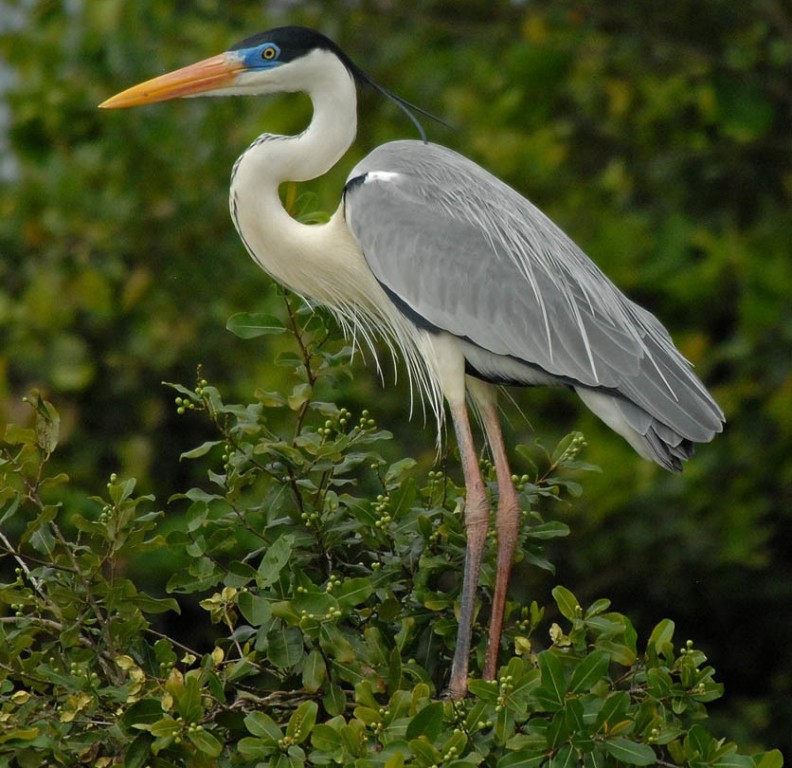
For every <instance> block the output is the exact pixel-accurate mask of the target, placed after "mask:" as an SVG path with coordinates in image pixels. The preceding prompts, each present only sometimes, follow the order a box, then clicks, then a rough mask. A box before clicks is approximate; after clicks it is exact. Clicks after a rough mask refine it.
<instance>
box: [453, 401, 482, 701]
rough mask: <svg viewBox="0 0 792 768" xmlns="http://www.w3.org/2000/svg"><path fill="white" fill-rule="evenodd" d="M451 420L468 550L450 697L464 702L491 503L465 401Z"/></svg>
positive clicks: (457, 405)
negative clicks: (462, 486) (462, 479)
mask: <svg viewBox="0 0 792 768" xmlns="http://www.w3.org/2000/svg"><path fill="white" fill-rule="evenodd" d="M450 409H451V418H452V420H453V422H454V430H455V432H456V438H457V444H458V446H459V453H460V457H461V459H462V472H463V474H464V477H465V529H466V532H467V547H466V549H465V570H464V574H463V577H462V601H461V606H460V610H459V631H458V634H457V644H456V648H455V649H454V662H453V664H452V666H451V681H450V682H449V685H448V694H449V696H450V697H451V698H452V699H461V698H462V697H463V696H464V695H465V694H466V693H467V673H468V658H469V657H470V639H471V635H472V631H473V609H474V606H475V604H476V588H477V587H478V577H479V569H480V567H481V558H482V555H483V554H484V545H485V544H486V541H487V528H488V527H489V502H488V501H487V496H486V493H485V490H484V480H483V478H482V477H481V470H480V469H479V465H478V457H477V456H476V450H475V447H474V445H473V435H472V434H471V431H470V420H469V419H468V414H467V408H466V407H465V403H464V401H462V402H461V403H458V404H456V405H455V404H451V406H450Z"/></svg>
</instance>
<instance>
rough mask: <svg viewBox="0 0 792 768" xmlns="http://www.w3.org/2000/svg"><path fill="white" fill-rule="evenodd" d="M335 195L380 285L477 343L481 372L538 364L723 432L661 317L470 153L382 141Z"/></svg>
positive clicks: (402, 303) (674, 421) (681, 422)
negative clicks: (342, 202)
mask: <svg viewBox="0 0 792 768" xmlns="http://www.w3.org/2000/svg"><path fill="white" fill-rule="evenodd" d="M345 201H346V217H347V222H348V224H349V227H350V229H351V231H352V233H353V234H354V236H355V237H356V239H357V240H358V242H359V244H360V247H361V249H362V251H363V254H364V257H365V259H366V262H367V263H368V265H369V267H370V268H371V270H372V272H373V273H374V275H375V276H376V278H377V280H378V281H379V282H380V284H381V285H382V286H383V287H384V288H385V290H386V291H387V292H388V294H389V295H390V296H391V297H392V298H393V299H394V301H395V302H396V303H397V305H398V306H399V307H400V308H401V309H402V310H403V311H405V312H406V313H407V314H408V315H410V316H411V317H413V319H415V320H416V321H417V322H420V323H423V324H425V325H427V326H429V327H432V328H435V329H441V330H444V331H447V332H449V333H452V334H454V335H456V336H457V337H459V338H461V339H464V340H465V341H466V342H467V343H468V344H469V345H472V347H473V348H475V349H476V350H480V351H481V354H479V355H478V359H479V360H481V361H484V363H485V364H486V366H487V370H486V371H482V373H484V374H485V375H486V376H487V377H488V378H490V379H492V380H509V381H514V382H515V383H517V382H519V381H520V380H522V382H523V383H531V382H532V381H536V376H535V372H536V371H539V372H541V373H544V374H547V375H549V376H550V377H553V378H555V379H558V380H561V381H565V382H567V383H569V384H572V385H574V386H582V387H584V388H591V389H603V390H609V391H611V392H613V393H618V394H619V395H621V396H622V397H623V398H625V399H627V400H629V401H630V402H631V403H634V404H635V405H636V406H638V408H639V409H641V410H642V411H644V412H645V413H646V414H648V415H649V416H650V417H651V418H656V419H659V420H660V421H662V423H663V424H665V425H667V426H668V427H670V428H671V429H673V430H674V431H676V432H677V433H678V434H679V435H681V436H682V437H684V438H686V439H689V440H693V441H696V442H699V441H704V440H709V439H711V438H712V436H713V434H714V432H716V431H720V423H721V419H722V416H721V414H720V410H719V409H718V407H717V405H716V404H715V403H714V401H713V400H712V398H710V396H709V395H708V393H707V392H706V390H705V389H704V387H703V385H702V384H701V383H700V382H699V381H698V379H697V378H696V377H695V376H694V375H693V374H692V372H691V370H690V365H689V364H688V363H687V361H686V360H685V359H684V358H683V357H682V355H681V354H680V353H679V352H678V351H677V349H676V348H675V347H674V344H673V342H672V341H671V338H670V336H669V335H668V332H667V331H666V330H665V328H664V327H663V326H662V325H661V324H660V322H659V321H658V320H657V319H656V318H655V317H654V316H653V315H651V314H650V313H649V312H647V311H646V310H644V309H642V308H641V307H639V306H638V305H636V304H634V303H633V302H631V301H630V300H629V299H627V298H626V297H625V296H624V295H623V294H622V293H621V292H620V291H619V290H618V289H617V288H616V287H615V286H614V285H613V283H611V282H610V280H608V278H607V277H605V275H604V274H603V273H602V272H601V271H600V270H599V269H598V268H597V267H596V266H595V265H594V263H593V262H592V261H591V260H590V259H589V258H588V257H587V256H586V255H585V254H584V253H583V252H582V251H581V250H580V249H579V248H578V247H577V246H576V245H575V244H574V243H573V242H572V241H571V240H570V239H569V238H568V237H567V236H566V235H565V234H564V233H563V232H562V231H561V230H560V229H559V228H558V227H557V226H556V225H555V224H553V222H552V221H550V219H548V218H547V217H546V216H545V215H544V214H542V213H541V211H539V210H538V209H537V208H536V207H535V206H533V205H532V204H531V203H530V202H528V201H527V200H526V199H525V198H523V197H522V196H521V195H520V194H518V193H517V192H515V191H514V190H513V189H511V188H510V187H508V186H507V185H506V184H504V183H503V182H502V181H500V180H499V179H497V178H496V177H495V176H493V175H491V174H489V173H487V172H486V171H485V170H484V169H482V168H481V167H479V166H477V165H476V164H475V163H473V162H471V161H470V160H468V159H466V158H464V157H462V156H461V155H459V154H457V153H455V152H452V151H451V150H449V149H446V148H444V147H440V146H438V145H434V144H425V143H423V142H417V141H399V142H392V143H390V144H385V145H383V146H381V147H379V148H378V149H376V150H374V151H373V152H372V153H371V154H369V155H368V156H367V157H366V158H364V160H363V161H361V162H360V163H359V164H358V165H357V166H356V167H355V168H354V169H353V171H352V173H351V174H350V178H349V181H348V184H347V189H346V195H345ZM521 368H522V369H523V370H524V376H523V377H522V378H521V377H520V375H519V370H520V369H521ZM515 371H517V372H518V373H517V374H515Z"/></svg>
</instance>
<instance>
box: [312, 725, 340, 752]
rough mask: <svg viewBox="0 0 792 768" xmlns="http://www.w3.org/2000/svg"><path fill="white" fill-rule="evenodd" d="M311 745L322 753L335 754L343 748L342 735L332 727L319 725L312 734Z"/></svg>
mask: <svg viewBox="0 0 792 768" xmlns="http://www.w3.org/2000/svg"><path fill="white" fill-rule="evenodd" d="M311 744H313V746H314V748H315V749H318V750H319V751H320V752H335V751H336V750H337V749H340V747H341V734H340V733H339V732H338V731H337V730H336V729H335V728H333V727H332V726H330V725H327V724H325V723H319V725H317V726H316V727H314V729H313V731H312V732H311Z"/></svg>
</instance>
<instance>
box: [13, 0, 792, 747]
mask: <svg viewBox="0 0 792 768" xmlns="http://www.w3.org/2000/svg"><path fill="white" fill-rule="evenodd" d="M282 23H302V24H307V25H310V26H316V27H318V28H320V29H321V30H322V31H324V32H326V33H328V34H329V35H330V36H332V37H334V38H335V39H336V40H337V42H339V43H340V44H341V46H342V47H344V48H345V49H346V50H347V51H349V53H350V54H351V55H352V56H353V57H354V58H355V59H356V60H357V61H358V62H359V63H360V64H361V65H362V66H363V67H364V68H365V69H366V70H367V71H368V72H370V73H371V74H372V75H373V76H374V77H375V78H376V79H377V80H378V81H380V82H382V83H384V84H386V85H387V86H388V87H389V88H391V89H393V90H395V91H396V92H398V93H400V94H401V95H403V96H405V97H406V98H408V99H410V100H412V101H415V102H416V103H419V104H421V105H422V106H425V107H427V108H428V109H430V110H432V111H433V112H435V113H437V114H438V115H440V116H441V117H443V118H444V119H446V120H447V121H448V122H450V123H451V124H452V125H453V126H454V129H453V130H447V129H444V128H441V127H438V126H435V125H429V124H427V129H428V130H429V132H430V135H431V138H432V139H433V140H437V141H439V142H441V143H445V144H447V145H449V146H451V147H453V148H455V149H457V150H459V151H461V152H463V153H464V154H467V155H469V156H470V157H472V158H474V159H475V160H477V161H478V162H480V163H482V164H483V165H484V166H485V167H487V168H488V169H490V170H492V171H493V172H495V173H496V174H497V175H499V176H500V177H502V178H503V179H505V180H506V181H507V182H509V183H510V184H512V185H513V186H515V187H516V188H517V189H519V190H520V191H521V192H523V193H524V194H526V195H527V196H528V197H530V198H531V199H532V200H533V201H534V202H536V203H537V204H538V205H539V206H540V207H541V208H543V209H544V210H545V211H546V212H547V213H548V214H549V215H550V216H552V217H553V218H554V219H555V220H556V221H557V222H559V223H560V224H561V225H562V227H563V228H564V229H565V230H566V231H567V232H568V233H569V234H571V235H572V236H573V238H574V239H575V240H576V241H577V242H578V243H579V244H580V245H581V246H583V248H584V249H585V250H586V251H587V252H588V253H589V254H590V255H591V256H592V258H594V259H595V261H597V262H598V263H599V264H600V265H601V266H602V267H603V269H604V270H605V271H606V272H607V273H608V274H609V275H610V276H611V277H612V278H613V279H614V281H615V282H616V283H617V284H618V285H619V286H620V287H622V288H623V289H624V290H625V291H626V292H627V293H629V294H630V295H631V296H632V297H633V298H635V299H636V300H638V301H639V302H641V303H642V304H644V305H645V306H646V307H647V308H648V309H650V310H652V311H653V312H655V313H656V314H657V315H658V316H659V317H660V318H661V319H662V320H663V321H664V322H665V323H666V324H667V325H668V327H669V329H670V330H671V332H672V334H673V335H674V338H675V340H676V341H677V343H678V345H679V346H680V348H681V349H682V350H683V352H684V353H685V354H686V355H687V356H688V357H689V358H690V359H691V360H692V361H693V362H694V363H695V364H696V366H697V370H698V372H699V374H700V375H701V377H702V378H703V379H704V380H705V381H706V382H707V384H708V385H709V386H710V387H711V389H712V391H713V393H714V394H715V396H716V398H717V399H718V401H719V402H720V403H721V405H722V407H723V409H724V411H725V412H726V416H727V419H728V424H727V428H726V431H725V433H724V434H723V435H722V436H720V437H719V438H718V439H717V440H716V441H715V442H713V443H712V444H711V445H708V446H703V447H702V448H701V449H700V450H699V452H698V454H697V455H696V457H695V458H694V459H693V460H692V461H691V462H690V463H689V465H688V467H687V468H686V471H685V472H684V473H683V474H682V475H681V476H671V475H668V474H666V473H664V472H663V471H662V470H660V469H658V468H657V467H654V466H652V465H649V464H648V463H646V462H643V461H642V460H641V459H639V458H638V457H637V456H634V455H633V453H632V452H631V450H630V449H629V447H627V446H626V445H624V444H623V443H622V441H621V440H620V439H619V438H618V437H615V436H613V435H612V434H610V433H609V432H608V431H607V429H605V428H604V427H602V426H601V425H600V424H598V423H597V422H596V420H595V419H594V418H593V417H591V416H590V415H588V414H585V413H583V409H582V407H581V406H579V405H578V404H577V403H575V402H574V400H573V398H571V397H570V396H568V395H567V394H566V393H563V392H543V391H526V392H514V393H512V394H513V396H514V399H515V402H516V404H517V406H518V407H511V406H507V408H506V411H507V416H508V418H509V421H510V435H511V437H512V439H513V440H514V441H516V440H520V441H526V440H528V441H530V440H532V439H534V433H535V436H536V438H538V439H540V440H541V441H542V442H543V443H545V444H547V445H552V444H554V443H555V440H556V439H557V438H558V437H559V436H560V435H562V434H564V433H565V432H567V431H569V430H570V429H571V428H573V427H576V428H580V429H582V430H583V431H584V432H585V433H586V435H587V437H588V440H589V445H590V447H589V449H588V451H587V455H586V458H587V459H588V460H590V461H592V462H595V463H597V464H599V465H600V466H601V467H602V469H603V472H602V474H601V476H599V477H595V478H590V479H588V482H587V492H586V494H585V495H584V497H583V499H582V500H581V503H580V504H579V505H578V506H576V507H574V508H572V509H571V510H570V512H569V517H570V521H569V522H570V524H571V527H572V531H573V533H572V537H571V539H570V540H567V541H564V542H561V543H559V544H558V545H557V548H556V551H554V552H553V555H552V557H551V559H552V560H553V561H554V562H556V563H558V564H559V578H560V580H561V581H563V583H565V584H568V585H570V586H572V587H574V589H575V592H576V593H577V594H578V595H579V596H580V598H581V599H582V600H585V601H586V602H590V601H591V600H592V599H594V598H596V597H598V596H599V595H601V594H607V595H608V596H609V597H610V598H611V599H613V600H614V604H615V605H616V606H617V607H618V609H619V610H621V611H623V612H624V613H626V614H629V615H630V616H631V617H632V618H633V619H634V620H635V621H636V623H637V625H638V626H639V627H640V628H641V629H642V630H643V631H644V632H645V631H646V630H647V629H650V628H651V627H652V626H653V624H654V623H655V622H656V621H657V620H658V618H659V617H661V616H665V615H673V617H674V618H675V620H676V621H677V624H678V627H679V630H680V633H681V636H684V635H689V636H691V637H694V638H695V639H696V643H697V645H698V646H700V647H702V648H703V649H704V650H705V651H706V652H707V654H708V656H709V657H710V658H711V659H712V661H713V663H714V664H715V666H716V667H717V668H718V670H719V674H720V679H721V680H722V681H723V682H724V683H725V685H726V690H727V694H726V697H725V699H724V703H723V704H721V705H719V706H718V707H713V712H714V713H715V715H716V717H719V718H723V720H726V721H728V722H727V723H724V725H723V729H724V730H727V731H728V733H729V735H730V736H731V737H732V738H735V739H737V740H738V741H740V742H741V743H742V744H744V745H746V746H750V745H752V744H755V745H761V744H765V745H773V746H782V747H783V746H784V745H786V746H787V748H789V747H790V746H792V745H790V740H789V739H790V737H789V728H788V723H789V720H790V717H792V704H790V702H792V697H790V676H792V657H790V654H789V652H788V650H787V649H788V648H789V647H790V644H792V610H790V609H792V568H791V566H790V562H789V557H788V553H789V551H790V546H791V545H792V533H791V531H790V527H791V526H790V516H791V513H790V496H791V495H792V494H791V493H790V490H791V489H792V461H791V460H790V458H789V456H790V452H791V450H792V407H790V406H791V405H792V373H791V369H790V359H792V310H791V309H790V307H792V300H791V299H792V296H791V294H792V289H790V286H791V285H792V259H790V253H789V250H790V246H789V243H790V242H791V241H792V213H791V211H792V206H791V205H790V203H792V166H791V165H790V162H789V158H790V152H791V151H792V125H791V123H792V120H791V119H790V117H791V114H792V110H791V109H790V108H791V106H792V11H790V8H789V6H788V5H787V4H785V3H782V2H780V1H779V0H748V1H747V2H741V3H735V2H727V1H726V0H701V1H700V2H696V3H693V2H684V1H683V0H670V1H669V2H666V3H662V4H656V3H651V4H650V3H622V2H615V1H612V0H609V1H606V2H598V3H585V2H564V3H561V2H555V3H553V2H549V0H543V1H536V2H516V1H515V2H483V0H482V1H480V2H476V1H472V2H467V3H459V2H442V1H439V0H424V1H423V2H412V3H409V4H407V3H393V2H387V0H379V1H377V2H374V1H371V2H364V1H360V2H355V1H354V0H348V1H347V2H325V3H318V2H275V1H274V0H273V1H272V2H269V3H268V2H256V3H254V2H240V1H239V0H226V1H225V2H222V3H219V2H211V1H210V0H194V1H192V2H179V3H173V2H166V1H165V0H134V2H133V1H132V0H101V2H91V1H90V0H85V1H84V2H70V3H66V2H55V0H39V2H21V1H16V2H15V1H14V0H3V1H2V2H0V83H1V84H2V86H1V87H2V88H3V92H2V94H0V110H2V112H1V113H0V114H2V118H0V120H1V121H2V123H3V125H4V128H3V131H2V134H0V152H2V163H0V173H2V186H0V421H2V422H6V421H14V420H16V421H21V420H22V419H23V418H24V416H23V414H22V413H21V412H20V410H19V409H20V408H21V407H22V406H21V405H20V397H21V396H22V395H23V394H25V393H26V392H27V391H28V390H29V389H30V388H31V387H39V388H41V389H42V390H44V391H45V392H46V393H47V395H48V397H49V398H50V399H52V400H53V401H55V402H56V403H57V405H58V408H59V410H60V411H61V414H62V417H63V431H64V445H63V450H62V451H61V455H60V458H59V459H58V460H59V461H60V462H61V463H62V464H63V467H64V468H65V469H66V470H67V471H68V472H69V474H70V475H72V476H73V477H74V478H76V479H77V480H79V481H81V482H85V483H87V484H90V483H93V484H95V485H97V487H98V486H99V484H100V483H103V482H104V478H106V477H107V475H108V474H109V473H110V472H113V471H119V472H123V473H130V474H134V475H135V476H136V477H138V478H140V480H141V484H142V486H143V488H144V490H146V489H148V490H152V491H153V492H155V493H156V494H157V496H158V498H167V496H168V495H169V493H170V492H172V491H173V490H174V489H176V488H179V487H184V481H185V480H188V479H189V477H188V476H189V473H191V472H194V471H195V469H194V468H193V467H191V466H187V465H185V464H184V463H181V462H178V461H177V460H176V457H177V456H178V454H179V452H180V451H181V450H184V449H186V448H189V447H192V446H194V445H195V444H197V442H199V441H200V439H201V434H199V433H198V430H200V429H202V427H201V426H200V425H197V424H196V422H194V421H190V420H185V419H178V418H177V417H176V415H175V413H174V409H173V408H172V405H171V403H172V397H173V393H172V392H171V391H169V390H167V389H165V388H163V387H162V386H161V384H160V382H161V381H162V380H169V381H191V380H192V379H193V377H194V371H195V367H196V365H197V364H198V363H202V364H203V365H204V368H205V370H206V371H207V375H208V376H209V377H210V378H211V379H212V380H213V381H215V382H217V383H218V384H219V385H221V386H223V387H224V388H225V389H226V390H227V391H229V392H230V393H232V394H233V395H234V396H239V397H242V398H245V397H249V396H250V394H251V393H252V391H253V390H254V389H255V388H256V387H257V386H265V387H266V388H272V389H276V388H278V386H279V385H280V383H281V382H282V380H283V379H284V377H285V376H286V375H287V373H286V372H285V370H284V369H280V368H278V367H277V366H274V365H273V360H274V359H275V356H276V355H277V353H278V352H279V351H280V350H279V348H278V346H277V344H278V343H279V341H278V340H277V339H276V340H275V341H268V342H259V341H257V342H245V341H242V340H239V339H237V338H236V337H233V336H231V335H230V334H229V333H228V332H227V331H226V330H225V323H226V320H227V318H228V317H229V316H230V315H231V314H232V313H234V312H237V311H268V312H274V313H278V312H281V311H282V302H281V300H280V299H279V297H278V295H277V291H276V290H275V289H274V288H273V287H272V286H271V283H270V281H269V280H268V278H267V277H266V276H265V275H263V274H262V273H261V272H259V271H258V269H257V268H256V267H255V265H254V264H252V262H250V261H249V260H248V259H247V257H246V256H245V253H244V250H243V248H242V246H241V244H240V243H239V241H238V239H237V237H236V234H235V232H234V231H233V227H232V225H231V222H230V219H229V217H228V213H227V185H228V175H229V171H230V167H231V165H232V163H233V161H234V159H235V157H236V155H237V154H239V152H240V151H241V150H242V149H243V148H244V146H246V145H247V143H248V142H249V141H250V140H252V139H253V138H254V137H255V136H256V135H257V133H259V132H260V131H262V130H264V129H266V130H268V131H270V132H294V131H297V130H300V129H301V128H302V127H303V126H304V125H305V123H306V121H307V120H308V119H309V118H310V105H309V103H308V102H307V100H306V99H305V98H304V97H301V96H290V97H279V98H273V99H269V100H255V99H253V100H242V99H233V100H195V101H188V102H182V103H172V104H167V105H156V106H152V107H147V108H145V109H138V110H132V111H128V112H119V113H112V114H110V113H102V112H99V111H98V110H97V109H96V108H95V105H96V104H98V103H99V102H100V101H102V100H103V99H104V98H106V97H107V96H109V95H111V94H112V93H115V92H116V91H118V90H120V89H121V88H123V87H126V86H128V85H131V84H133V83H135V82H137V81H139V80H142V79H144V78H147V77H150V76H153V75H156V74H159V73H161V72H163V71H166V70H168V69H172V68H175V67H177V66H182V65H184V64H187V63H189V62H191V61H193V60H197V59H199V58H202V57H205V56H208V55H212V54H214V53H217V52H219V51H222V50H224V49H225V48H227V47H228V46H229V45H230V44H232V43H233V42H235V41H236V40H237V39H240V38H242V37H246V36H248V35H249V34H251V33H253V32H256V31H259V30H261V29H264V28H267V27H270V26H275V25H279V24H282ZM360 114H361V120H360V135H359V139H358V141H357V143H356V144H355V146H354V148H353V149H352V150H351V151H350V153H349V154H348V156H347V157H346V158H345V159H344V161H343V162H342V163H341V165H340V166H339V168H338V169H335V170H334V171H333V172H332V173H330V174H328V176H326V177H324V178H322V179H320V180H317V181H316V182H312V183H310V184H306V185H304V188H305V190H308V191H310V192H311V193H313V194H314V195H315V207H316V208H318V209H323V210H328V211H329V210H332V209H333V208H334V206H335V205H336V204H337V200H338V197H339V191H340V189H341V187H342V184H343V179H344V177H345V174H346V172H347V171H348V170H349V169H350V168H351V166H352V164H353V162H354V161H355V160H356V159H357V158H359V157H360V156H362V154H364V153H365V152H366V151H367V150H369V149H370V148H372V147H373V146H376V145H377V144H379V143H382V142H384V141H387V140H389V139H393V138H400V137H405V136H412V135H413V134H414V130H413V128H412V127H411V126H410V125H409V123H407V121H406V120H405V118H404V117H403V116H402V115H401V114H400V113H399V112H398V111H397V110H395V109H394V108H393V106H392V105H389V104H387V103H384V102H383V101H382V100H381V99H380V98H378V97H376V96H375V95H374V94H370V93H366V94H363V95H362V98H361V106H360ZM358 368H359V372H358V375H356V377H355V379H354V380H350V381H349V382H348V383H347V384H346V385H344V386H345V389H344V390H343V391H339V392H337V393H336V394H335V398H336V399H337V401H338V402H348V403H349V404H350V405H352V406H353V407H354V408H357V409H359V408H361V407H365V406H369V407H373V408H374V409H375V410H376V412H377V417H378V420H379V422H380V424H382V425H383V426H386V427H387V428H389V429H391V430H392V431H393V432H394V433H396V435H397V439H398V440H397V446H400V447H397V448H396V449H395V451H396V452H397V453H396V455H398V451H401V453H402V455H403V454H405V453H407V454H412V455H414V456H416V457H417V458H419V459H422V460H423V463H424V465H425V466H426V467H429V466H430V465H431V462H432V461H433V458H434V436H433V434H432V433H431V429H429V428H428V427H426V428H424V425H423V424H422V422H421V419H420V417H419V418H414V419H413V420H412V421H411V422H407V420H406V418H405V416H406V413H407V405H405V403H406V402H407V399H408V393H407V391H406V390H405V389H404V388H403V387H402V386H401V385H399V386H395V387H393V386H390V384H391V381H390V380H389V381H388V382H387V383H388V385H389V386H388V387H387V388H385V389H381V388H380V387H379V383H378V382H377V380H376V376H375V374H374V373H373V372H371V371H364V370H363V368H364V366H363V364H362V363H360V362H359V364H358ZM391 378H392V377H391ZM523 414H525V415H523ZM526 416H527V418H526ZM515 471H517V472H519V471H520V464H519V459H518V458H517V457H515ZM536 578H537V577H536V575H535V573H534V572H525V573H524V574H523V572H521V571H518V572H517V574H516V579H515V588H516V589H521V590H524V591H525V592H526V593H528V594H530V591H531V590H532V589H536V588H537V582H536Z"/></svg>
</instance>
